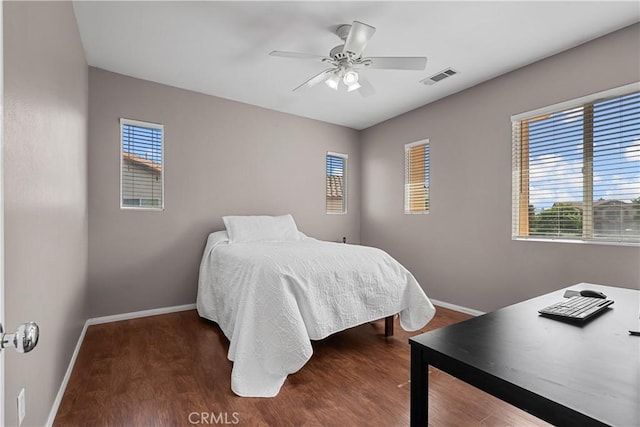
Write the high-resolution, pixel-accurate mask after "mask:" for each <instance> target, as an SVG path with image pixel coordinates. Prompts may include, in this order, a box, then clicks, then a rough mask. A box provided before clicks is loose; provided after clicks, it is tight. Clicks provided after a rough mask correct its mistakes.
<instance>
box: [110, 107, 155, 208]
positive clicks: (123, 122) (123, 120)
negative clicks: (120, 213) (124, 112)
mask: <svg viewBox="0 0 640 427" xmlns="http://www.w3.org/2000/svg"><path fill="white" fill-rule="evenodd" d="M125 125H130V126H137V127H144V128H149V129H160V131H161V132H160V134H161V137H160V154H161V155H160V158H161V162H160V168H161V174H160V187H161V195H162V196H161V197H162V203H161V204H160V205H159V206H142V205H140V206H125V205H124V203H123V202H124V198H123V193H124V191H123V188H124V180H123V172H124V144H123V136H124V135H123V132H124V126H125ZM119 144H120V150H119V151H120V209H121V210H132V211H155V212H162V211H164V207H165V205H164V193H165V188H164V175H165V168H164V163H165V162H164V157H165V155H164V154H165V153H164V125H163V124H160V123H153V122H144V121H141V120H134V119H127V118H124V117H121V118H120V141H119ZM129 199H139V200H142V198H141V197H130V198H129Z"/></svg>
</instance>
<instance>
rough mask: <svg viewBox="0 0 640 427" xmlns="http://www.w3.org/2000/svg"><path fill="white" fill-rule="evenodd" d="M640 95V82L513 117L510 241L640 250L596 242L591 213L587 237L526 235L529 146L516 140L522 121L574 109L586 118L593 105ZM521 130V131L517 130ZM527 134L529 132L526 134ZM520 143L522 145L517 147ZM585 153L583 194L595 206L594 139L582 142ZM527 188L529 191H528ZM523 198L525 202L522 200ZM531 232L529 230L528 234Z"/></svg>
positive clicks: (611, 241) (587, 216)
mask: <svg viewBox="0 0 640 427" xmlns="http://www.w3.org/2000/svg"><path fill="white" fill-rule="evenodd" d="M638 91H640V82H634V83H630V84H627V85H624V86H620V87H616V88H612V89H608V90H605V91H601V92H597V93H593V94H591V95H586V96H583V97H579V98H575V99H571V100H568V101H564V102H560V103H557V104H553V105H549V106H547V107H542V108H538V109H535V110H531V111H527V112H524V113H519V114H515V115H513V116H511V125H512V138H511V150H512V166H511V171H512V202H511V211H512V212H511V240H518V241H533V242H559V243H576V244H587V245H610V246H634V247H637V246H640V242H635V241H628V240H622V239H619V240H616V239H615V238H613V237H608V238H600V237H598V238H596V237H593V232H594V231H595V230H594V222H593V211H592V210H590V211H589V212H587V213H586V214H585V213H583V215H584V216H583V221H585V222H586V223H587V224H590V227H589V226H588V227H589V228H588V229H587V232H586V235H585V231H584V228H583V232H582V236H580V237H576V238H567V237H556V236H542V235H535V236H529V235H523V233H522V230H523V228H524V227H525V226H526V227H527V229H528V228H529V201H530V197H529V189H530V183H529V182H528V180H529V179H530V177H529V175H528V173H527V175H526V178H525V179H523V173H524V172H523V168H526V169H528V163H527V166H526V167H525V166H524V157H525V155H526V156H527V161H528V156H529V147H528V141H527V143H526V145H527V147H526V148H524V149H523V148H522V146H523V141H522V137H521V136H518V140H516V134H518V135H519V134H520V133H521V132H522V130H521V129H520V125H521V123H522V122H523V121H526V120H530V119H533V118H536V117H540V116H545V115H551V114H556V113H561V112H566V111H568V110H571V109H575V108H581V107H586V109H585V114H591V115H592V114H593V105H594V104H596V103H598V102H602V101H606V100H608V99H613V98H618V97H622V96H626V95H631V94H633V93H636V92H638ZM516 127H518V129H516ZM525 132H526V131H525ZM518 143H520V145H518ZM582 147H583V149H586V150H587V153H588V154H587V155H588V159H590V162H591V163H589V164H587V165H584V164H583V169H584V170H586V177H585V178H584V179H585V181H584V182H583V187H584V190H583V191H584V192H586V194H587V197H589V194H590V195H591V197H590V200H591V201H590V203H589V202H588V203H589V205H592V203H593V200H592V199H593V196H592V195H593V191H594V185H593V161H594V156H593V140H592V139H591V138H587V141H585V140H584V139H583V141H582ZM525 187H526V188H525ZM523 196H524V198H523ZM584 197H585V193H583V199H584ZM523 217H526V220H523ZM529 232H530V230H527V233H529Z"/></svg>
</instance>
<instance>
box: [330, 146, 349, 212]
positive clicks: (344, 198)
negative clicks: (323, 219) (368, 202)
mask: <svg viewBox="0 0 640 427" xmlns="http://www.w3.org/2000/svg"><path fill="white" fill-rule="evenodd" d="M330 156H331V157H339V158H341V159H342V211H341V212H330V211H329V210H328V209H327V177H328V175H327V161H328V160H329V157H330ZM348 159H349V155H348V154H345V153H337V152H335V151H327V154H326V155H325V158H324V166H325V167H324V169H325V196H324V210H325V213H326V214H327V215H346V214H347V195H348V194H349V193H348V185H347V177H348V174H349V171H348V165H347V163H348Z"/></svg>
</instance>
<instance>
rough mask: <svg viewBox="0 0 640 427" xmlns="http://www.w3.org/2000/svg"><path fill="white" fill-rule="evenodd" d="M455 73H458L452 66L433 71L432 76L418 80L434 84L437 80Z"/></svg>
mask: <svg viewBox="0 0 640 427" xmlns="http://www.w3.org/2000/svg"><path fill="white" fill-rule="evenodd" d="M456 74H458V72H457V71H456V70H454V69H453V68H447V69H446V70H442V71H440V72H438V73H435V74H434V75H433V76H430V77H427V78H426V79H424V80H420V83H423V84H425V85H434V84H436V83H438V82H439V81H442V80H444V79H446V78H449V77H451V76H455V75H456Z"/></svg>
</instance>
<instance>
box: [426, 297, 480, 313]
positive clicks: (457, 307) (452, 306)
mask: <svg viewBox="0 0 640 427" xmlns="http://www.w3.org/2000/svg"><path fill="white" fill-rule="evenodd" d="M429 299H430V300H431V302H432V303H433V304H434V305H439V306H440V307H444V308H448V309H450V310H455V311H459V312H461V313H466V314H470V315H472V316H482V315H483V314H485V312H484V311H478V310H474V309H473V308H467V307H462V306H461V305H456V304H451V303H448V302H444V301H438V300H437V299H433V298H429Z"/></svg>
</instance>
